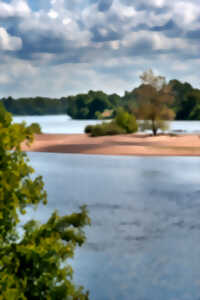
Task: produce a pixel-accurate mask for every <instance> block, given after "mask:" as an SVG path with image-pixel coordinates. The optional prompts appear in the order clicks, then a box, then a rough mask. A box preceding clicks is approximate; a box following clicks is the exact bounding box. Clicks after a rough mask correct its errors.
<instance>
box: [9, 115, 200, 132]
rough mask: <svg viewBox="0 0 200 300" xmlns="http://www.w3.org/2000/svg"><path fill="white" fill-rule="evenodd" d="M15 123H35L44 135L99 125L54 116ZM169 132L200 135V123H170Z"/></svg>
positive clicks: (89, 121) (19, 118) (82, 130)
mask: <svg viewBox="0 0 200 300" xmlns="http://www.w3.org/2000/svg"><path fill="white" fill-rule="evenodd" d="M14 121H15V122H22V121H26V122H27V124H28V125H29V124H31V123H33V122H37V123H39V124H40V125H41V127H42V131H43V132H44V133H83V132H84V128H85V126H86V125H89V124H91V125H93V124H97V123H101V121H97V120H92V121H91V120H84V121H80V120H72V119H71V118H70V117H69V116H67V115H56V116H22V117H14ZM170 130H171V131H174V130H181V131H183V132H186V133H200V121H174V122H171V128H170Z"/></svg>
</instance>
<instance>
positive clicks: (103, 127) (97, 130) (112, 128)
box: [91, 121, 126, 137]
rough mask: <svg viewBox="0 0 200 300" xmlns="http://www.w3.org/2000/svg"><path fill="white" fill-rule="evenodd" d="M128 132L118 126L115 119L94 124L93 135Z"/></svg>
mask: <svg viewBox="0 0 200 300" xmlns="http://www.w3.org/2000/svg"><path fill="white" fill-rule="evenodd" d="M123 133H126V132H125V130H124V129H123V128H121V127H120V126H118V125H117V124H116V122H115V121H112V122H111V123H102V124H97V125H94V126H92V130H91V136H92V137H95V136H102V135H116V134H123Z"/></svg>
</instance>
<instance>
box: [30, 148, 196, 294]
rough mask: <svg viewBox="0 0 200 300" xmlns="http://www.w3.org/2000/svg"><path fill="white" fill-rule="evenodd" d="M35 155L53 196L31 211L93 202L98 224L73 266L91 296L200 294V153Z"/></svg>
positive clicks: (43, 213)
mask: <svg viewBox="0 0 200 300" xmlns="http://www.w3.org/2000/svg"><path fill="white" fill-rule="evenodd" d="M29 156H30V159H31V164H32V165H33V167H34V168H35V169H36V171H37V173H38V174H41V175H43V176H44V180H45V183H46V188H47V191H48V199H49V203H48V206H47V207H46V208H43V207H42V206H40V207H39V209H38V210H37V212H30V213H29V217H30V216H34V217H35V218H37V219H40V220H42V221H44V220H45V219H47V217H48V216H49V215H50V213H51V212H52V211H53V210H54V209H58V210H59V212H60V214H67V213H70V212H72V211H75V210H77V209H78V207H79V206H80V205H82V204H87V205H88V208H89V211H90V216H91V218H92V226H91V228H87V230H86V231H87V237H88V240H87V243H86V244H85V245H84V246H83V247H82V248H81V249H79V250H78V251H77V252H76V256H75V260H74V261H73V262H72V264H73V265H74V268H75V280H76V282H77V283H79V284H82V285H84V286H85V287H86V288H88V289H89V290H90V291H91V299H96V300H104V299H105V300H106V299H108V300H110V299H114V300H118V299H120V300H121V299H128V300H129V299H130V300H132V299H134V300H152V299H162V300H175V299H177V300H187V299H188V300H189V299H190V300H191V299H192V300H193V299H194V300H197V299H199V295H200V263H199V257H200V231H199V230H200V217H199V216H200V189H199V181H200V159H199V158H195V157H193V158H189V157H187V158H184V157H179V158H177V157H170V158H167V157H165V158H155V157H153V158H152V157H149V158H148V157H106V156H87V155H84V156H82V155H68V154H67V155H66V154H45V153H30V154H29ZM26 218H28V216H27V217H26Z"/></svg>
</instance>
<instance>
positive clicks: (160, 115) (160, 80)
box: [134, 70, 175, 135]
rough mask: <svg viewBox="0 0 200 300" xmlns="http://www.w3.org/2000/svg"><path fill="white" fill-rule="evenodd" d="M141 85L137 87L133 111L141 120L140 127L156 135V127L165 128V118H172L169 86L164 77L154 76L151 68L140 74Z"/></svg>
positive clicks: (171, 100)
mask: <svg viewBox="0 0 200 300" xmlns="http://www.w3.org/2000/svg"><path fill="white" fill-rule="evenodd" d="M140 78H141V80H142V85H141V86H140V87H139V88H138V89H137V101H136V107H135V109H134V113H135V114H136V117H137V118H138V119H139V120H142V123H141V128H142V129H150V130H152V132H153V134H154V135H156V134H157V131H158V129H161V130H165V129H167V125H168V124H167V122H166V121H167V120H173V119H174V116H175V114H174V112H173V110H172V109H170V108H169V106H170V105H171V104H172V102H173V95H172V94H171V88H170V86H169V85H167V84H166V81H165V77H162V76H155V75H154V73H153V71H152V70H149V71H146V72H144V73H143V74H142V75H141V76H140Z"/></svg>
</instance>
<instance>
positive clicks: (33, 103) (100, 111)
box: [1, 70, 200, 120]
mask: <svg viewBox="0 0 200 300" xmlns="http://www.w3.org/2000/svg"><path fill="white" fill-rule="evenodd" d="M144 73H145V72H144ZM146 73H147V75H145V76H146V77H145V78H144V77H143V79H144V80H143V79H142V78H141V79H142V82H143V83H142V84H141V85H140V86H139V87H136V88H134V89H133V90H132V91H125V93H124V95H123V96H122V97H120V96H119V95H117V94H111V95H108V94H106V93H104V92H103V91H89V92H88V93H85V94H78V95H74V96H68V97H62V98H60V99H51V98H47V97H35V98H27V97H26V98H19V99H14V98H12V97H8V98H2V99H1V100H2V102H3V104H4V106H5V108H6V109H7V111H9V112H11V113H12V114H14V115H52V114H66V113H67V114H68V115H69V116H71V117H72V118H73V119H98V118H103V119H105V117H104V112H105V111H107V110H108V111H109V110H110V111H112V115H111V116H109V118H113V117H114V116H115V115H116V112H117V110H118V108H119V107H121V106H122V107H123V108H124V110H125V111H128V112H129V113H131V114H132V112H133V111H134V108H135V106H136V105H137V102H138V101H139V98H140V96H139V95H140V93H141V91H143V90H144V86H145V85H146V83H147V81H148V80H149V83H150V85H151V84H152V87H154V88H155V86H156V85H158V86H159V84H160V85H162V84H163V86H165V87H167V86H168V87H169V89H170V90H171V92H170V93H171V94H173V96H174V101H173V103H171V105H170V106H169V108H170V109H172V110H173V111H174V114H175V115H176V120H200V113H199V109H198V106H199V103H200V90H199V89H194V88H193V87H192V86H191V85H190V84H189V83H187V82H184V83H182V82H180V81H178V80H176V79H173V80H171V81H170V82H169V83H168V84H166V83H165V80H164V77H162V76H155V75H154V74H153V72H152V71H151V70H150V73H151V74H150V73H149V75H148V72H146ZM156 77H157V79H156ZM144 81H145V83H144Z"/></svg>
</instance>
